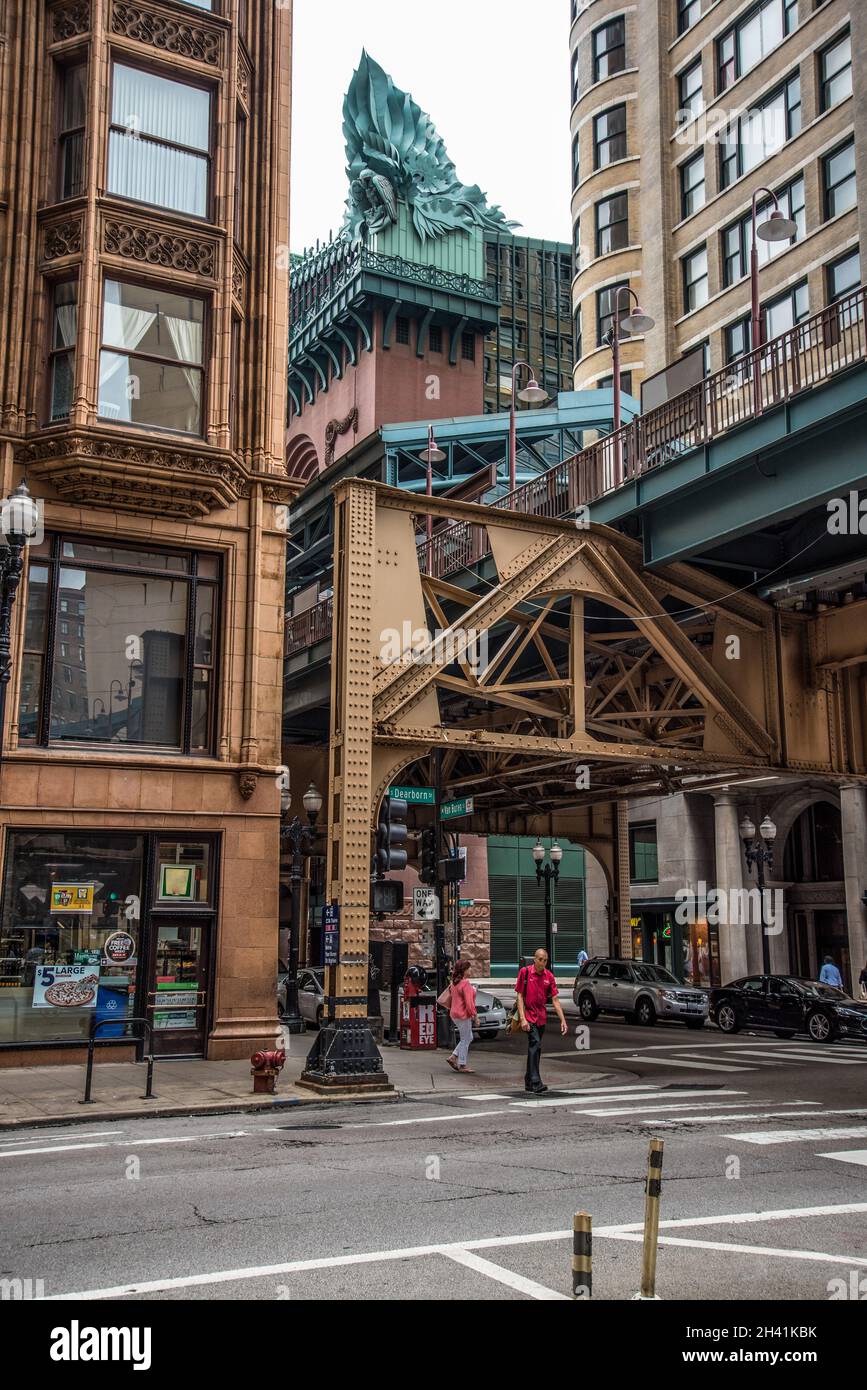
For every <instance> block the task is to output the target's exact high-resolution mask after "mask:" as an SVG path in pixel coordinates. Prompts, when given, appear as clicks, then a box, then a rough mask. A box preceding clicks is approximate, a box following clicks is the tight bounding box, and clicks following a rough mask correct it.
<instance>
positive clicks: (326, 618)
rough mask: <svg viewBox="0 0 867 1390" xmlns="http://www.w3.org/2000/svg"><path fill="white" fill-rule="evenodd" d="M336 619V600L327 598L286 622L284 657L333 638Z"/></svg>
mask: <svg viewBox="0 0 867 1390" xmlns="http://www.w3.org/2000/svg"><path fill="white" fill-rule="evenodd" d="M333 617H334V599H333V598H326V599H323V600H322V602H321V603H317V604H314V606H313V607H312V608H308V609H306V611H305V612H303V613H296V614H295V615H294V616H293V617H290V618H287V620H286V640H285V643H284V646H283V655H284V656H287V657H289V656H294V655H295V653H296V652H303V651H305V650H306V649H307V648H308V647H315V646H316V643H317V642H324V641H326V640H327V639H328V638H329V637H330V636H331V623H332V620H333Z"/></svg>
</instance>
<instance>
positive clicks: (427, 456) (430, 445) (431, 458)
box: [419, 425, 446, 570]
mask: <svg viewBox="0 0 867 1390" xmlns="http://www.w3.org/2000/svg"><path fill="white" fill-rule="evenodd" d="M419 458H420V459H421V460H422V461H423V462H424V463H426V464H427V495H428V497H433V466H434V464H435V463H444V462H445V459H446V455H445V454H444V453H443V451H442V449H440V448H438V447H437V442H436V440H435V439H434V427H433V425H428V431H427V448H426V449H423V450H422V452H421V453H420V454H419ZM425 529H426V531H427V563H428V570H430V565H431V556H432V550H431V542H432V540H433V516H432V515H431V513H430V512H428V515H427V523H426V526H425Z"/></svg>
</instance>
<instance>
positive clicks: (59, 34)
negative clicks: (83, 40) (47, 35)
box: [51, 0, 90, 43]
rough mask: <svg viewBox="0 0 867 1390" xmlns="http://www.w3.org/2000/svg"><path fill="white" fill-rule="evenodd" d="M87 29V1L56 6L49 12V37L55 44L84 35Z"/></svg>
mask: <svg viewBox="0 0 867 1390" xmlns="http://www.w3.org/2000/svg"><path fill="white" fill-rule="evenodd" d="M89 28H90V3H89V0H73V2H72V4H69V5H58V6H57V7H56V9H54V10H52V11H51V37H52V39H53V41H54V42H55V43H59V42H60V41H61V39H72V38H75V36H76V34H86V33H87V31H88V29H89Z"/></svg>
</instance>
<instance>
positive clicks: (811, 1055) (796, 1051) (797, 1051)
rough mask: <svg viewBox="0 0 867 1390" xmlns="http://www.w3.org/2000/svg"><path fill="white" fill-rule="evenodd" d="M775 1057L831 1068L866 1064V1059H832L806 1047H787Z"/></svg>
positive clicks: (824, 1053) (823, 1053)
mask: <svg viewBox="0 0 867 1390" xmlns="http://www.w3.org/2000/svg"><path fill="white" fill-rule="evenodd" d="M776 1055H777V1056H778V1057H784V1058H791V1059H793V1060H795V1061H798V1062H825V1063H826V1064H827V1065H828V1066H831V1067H863V1066H864V1065H865V1063H867V1057H857V1058H856V1057H832V1056H830V1055H829V1054H828V1053H827V1052H822V1053H818V1054H817V1053H815V1052H811V1051H810V1050H809V1049H808V1048H806V1047H791V1048H789V1047H787V1048H786V1049H785V1051H782V1050H781V1051H780V1052H778V1053H777V1054H776Z"/></svg>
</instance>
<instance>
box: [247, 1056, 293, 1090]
mask: <svg viewBox="0 0 867 1390" xmlns="http://www.w3.org/2000/svg"><path fill="white" fill-rule="evenodd" d="M250 1062H251V1063H252V1066H251V1068H250V1075H251V1076H252V1078H253V1094H254V1095H255V1096H259V1095H268V1096H273V1094H274V1092H275V1090H276V1089H277V1077H278V1076H279V1075H280V1072H281V1071H282V1069H283V1067H284V1066H285V1064H286V1053H285V1051H284V1050H283V1049H282V1048H281V1049H280V1051H279V1052H254V1053H253V1056H252V1057H251V1058H250Z"/></svg>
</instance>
